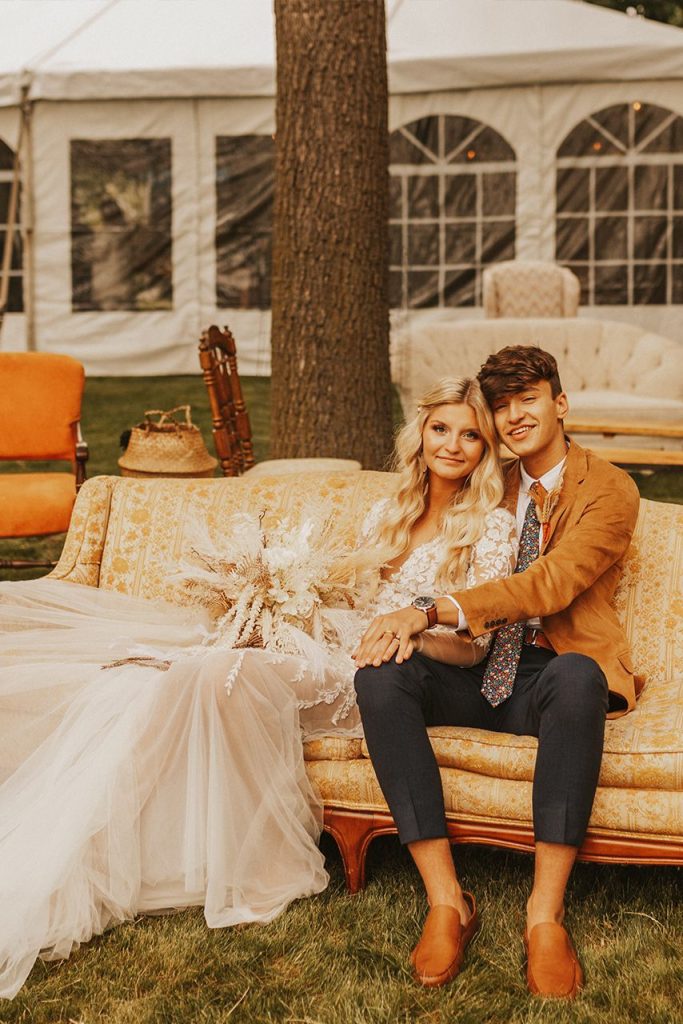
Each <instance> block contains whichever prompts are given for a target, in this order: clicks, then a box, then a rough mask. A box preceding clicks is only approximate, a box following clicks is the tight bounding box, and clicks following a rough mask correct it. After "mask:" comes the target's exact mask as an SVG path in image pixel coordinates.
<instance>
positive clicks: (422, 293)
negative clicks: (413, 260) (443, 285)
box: [408, 270, 439, 309]
mask: <svg viewBox="0 0 683 1024" xmlns="http://www.w3.org/2000/svg"><path fill="white" fill-rule="evenodd" d="M408 305H409V306H410V308H411V309H426V308H427V307H431V306H438V305H439V275H438V274H437V273H432V272H431V271H424V270H410V271H408Z"/></svg>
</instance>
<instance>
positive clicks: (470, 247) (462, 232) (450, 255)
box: [446, 224, 477, 264]
mask: <svg viewBox="0 0 683 1024" xmlns="http://www.w3.org/2000/svg"><path fill="white" fill-rule="evenodd" d="M476 258H477V226H476V224H446V263H451V264H452V263H474V262H475V260H476Z"/></svg>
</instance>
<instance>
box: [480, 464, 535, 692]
mask: <svg viewBox="0 0 683 1024" xmlns="http://www.w3.org/2000/svg"><path fill="white" fill-rule="evenodd" d="M529 493H530V494H531V498H532V500H531V501H530V502H529V504H528V505H527V510H526V515H525V516H524V523H523V524H522V535H521V537H520V538H519V555H518V557H517V565H516V566H515V573H518V572H524V570H525V569H526V568H528V566H530V565H531V563H532V562H533V561H534V560H535V559H536V558H537V557H538V541H539V537H540V533H541V524H540V522H539V519H538V515H537V514H536V507H537V506H538V507H540V508H542V507H543V502H544V500H545V497H546V495H547V491H546V489H545V487H544V486H543V484H541V483H539V482H538V480H535V481H534V483H532V484H531V486H530V487H529ZM525 629H526V622H511V623H509V625H507V626H503V627H502V629H499V630H498V632H497V633H496V635H495V637H494V640H493V644H492V646H491V653H490V655H489V660H488V665H487V666H486V671H485V672H484V681H483V683H482V687H481V692H482V694H483V695H484V697H486V699H487V701H488V702H489V704H491V705H492V706H493V707H494V708H495V707H497V706H498V705H499V704H502V703H503V701H504V700H507V699H508V697H509V696H510V694H511V693H512V688H513V686H514V685H515V676H516V674H517V666H518V665H519V659H520V657H521V654H522V643H523V639H524V630H525Z"/></svg>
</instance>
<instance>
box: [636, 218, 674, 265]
mask: <svg viewBox="0 0 683 1024" xmlns="http://www.w3.org/2000/svg"><path fill="white" fill-rule="evenodd" d="M666 238H667V219H666V217H635V218H634V221H633V255H634V256H635V258H636V259H641V260H665V259H666Z"/></svg>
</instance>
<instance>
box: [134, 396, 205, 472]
mask: <svg viewBox="0 0 683 1024" xmlns="http://www.w3.org/2000/svg"><path fill="white" fill-rule="evenodd" d="M177 412H184V413H185V422H184V423H179V422H178V421H177V420H175V419H174V418H173V414H174V413H177ZM151 416H158V417H159V419H158V420H157V421H154V420H152V419H150V417H151ZM217 465H218V462H217V460H216V459H214V458H213V456H211V455H209V453H208V451H207V450H206V445H205V444H204V439H203V437H202V435H201V432H200V430H199V428H198V427H195V425H194V423H193V422H192V418H191V416H190V406H189V405H179V406H177V407H176V408H175V409H169V410H168V411H167V412H163V411H162V410H161V409H148V410H147V412H146V413H145V419H144V421H143V422H142V423H139V424H138V426H137V427H133V429H132V430H131V433H130V441H129V442H128V447H127V448H126V450H125V452H124V453H123V455H122V456H121V458H120V459H119V466H120V467H121V476H135V477H172V476H173V477H188V478H189V477H210V476H213V474H214V470H215V468H216V466H217Z"/></svg>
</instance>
